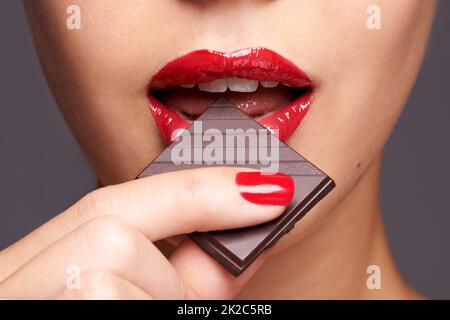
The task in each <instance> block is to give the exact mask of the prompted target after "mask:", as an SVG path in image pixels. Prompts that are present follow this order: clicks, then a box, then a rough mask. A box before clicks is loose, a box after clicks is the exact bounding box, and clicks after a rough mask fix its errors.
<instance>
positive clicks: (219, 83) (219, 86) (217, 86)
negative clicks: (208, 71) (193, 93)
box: [198, 79, 228, 92]
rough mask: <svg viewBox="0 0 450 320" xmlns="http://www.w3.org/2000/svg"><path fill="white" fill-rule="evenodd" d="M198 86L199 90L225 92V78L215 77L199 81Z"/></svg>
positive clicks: (226, 86)
mask: <svg viewBox="0 0 450 320" xmlns="http://www.w3.org/2000/svg"><path fill="white" fill-rule="evenodd" d="M198 88H199V89H200V91H206V92H225V91H227V88H228V84H227V79H216V80H213V81H210V82H204V83H199V84H198Z"/></svg>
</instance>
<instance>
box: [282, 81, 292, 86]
mask: <svg viewBox="0 0 450 320" xmlns="http://www.w3.org/2000/svg"><path fill="white" fill-rule="evenodd" d="M283 86H286V87H293V86H291V85H290V84H289V83H286V82H283Z"/></svg>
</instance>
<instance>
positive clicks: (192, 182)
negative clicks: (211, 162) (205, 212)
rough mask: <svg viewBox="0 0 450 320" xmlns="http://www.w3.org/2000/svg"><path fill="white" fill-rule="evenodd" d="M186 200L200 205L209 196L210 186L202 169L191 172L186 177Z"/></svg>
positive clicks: (194, 204)
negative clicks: (208, 186) (202, 174)
mask: <svg viewBox="0 0 450 320" xmlns="http://www.w3.org/2000/svg"><path fill="white" fill-rule="evenodd" d="M183 187H184V189H185V193H184V194H185V197H186V198H185V200H187V201H188V202H189V203H190V204H191V205H193V206H200V205H201V203H202V202H204V201H205V200H206V199H207V198H208V188H207V186H206V183H205V182H204V178H203V177H202V176H201V175H200V171H197V172H191V173H189V174H188V175H187V176H186V178H185V179H184V186H183Z"/></svg>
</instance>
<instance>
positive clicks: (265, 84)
mask: <svg viewBox="0 0 450 320" xmlns="http://www.w3.org/2000/svg"><path fill="white" fill-rule="evenodd" d="M259 83H260V84H261V85H262V86H263V87H264V88H275V87H277V86H278V84H279V82H274V81H260V82H259Z"/></svg>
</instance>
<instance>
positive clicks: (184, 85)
mask: <svg viewBox="0 0 450 320" xmlns="http://www.w3.org/2000/svg"><path fill="white" fill-rule="evenodd" d="M180 87H182V88H188V89H190V88H193V87H195V83H192V84H180Z"/></svg>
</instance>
